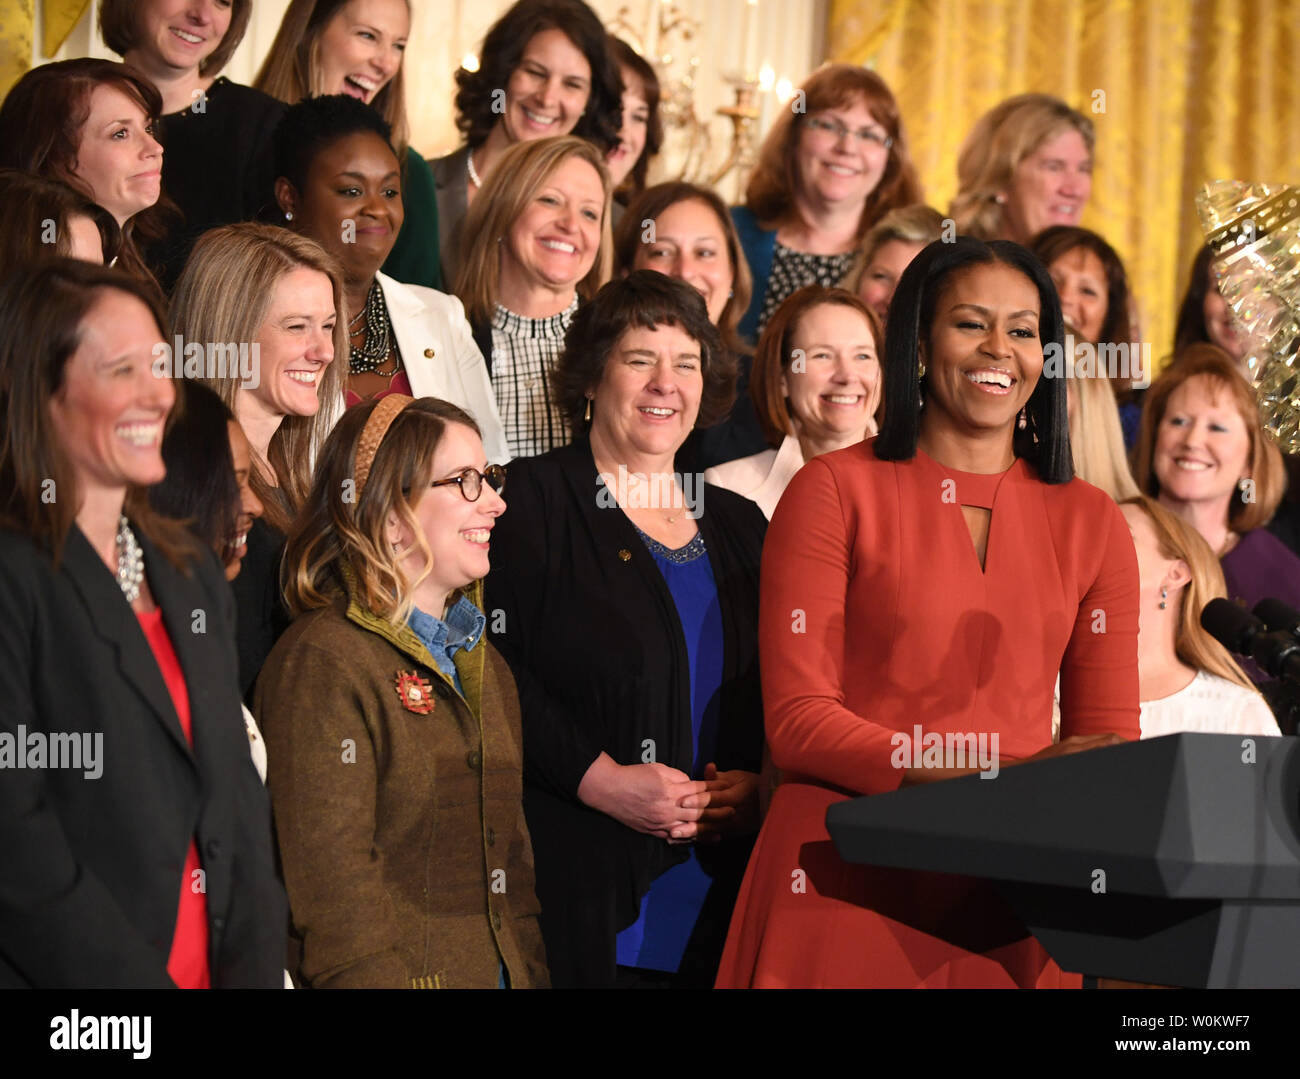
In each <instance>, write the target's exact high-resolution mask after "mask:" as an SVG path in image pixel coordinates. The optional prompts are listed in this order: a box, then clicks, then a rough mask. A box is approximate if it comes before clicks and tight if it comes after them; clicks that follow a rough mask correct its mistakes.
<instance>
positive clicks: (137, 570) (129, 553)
mask: <svg viewBox="0 0 1300 1079" xmlns="http://www.w3.org/2000/svg"><path fill="white" fill-rule="evenodd" d="M143 583H144V552H143V551H142V550H140V544H139V543H137V542H136V538H135V533H134V532H132V531H131V524H130V522H129V521H127V519H126V518H125V517H119V518H118V522H117V586H118V588H120V589H121V590H122V595H124V596H125V597H126V601H127V603H134V602H135V601H136V600H138V599H139V598H140V586H141V585H142V584H143Z"/></svg>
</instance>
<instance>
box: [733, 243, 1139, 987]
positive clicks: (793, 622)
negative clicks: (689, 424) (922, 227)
mask: <svg viewBox="0 0 1300 1079" xmlns="http://www.w3.org/2000/svg"><path fill="white" fill-rule="evenodd" d="M1062 336H1063V329H1062V323H1061V310H1060V303H1059V301H1058V299H1057V296H1056V292H1055V289H1054V288H1053V286H1052V282H1051V279H1050V278H1049V277H1048V276H1047V273H1046V271H1045V270H1044V269H1043V268H1042V267H1041V266H1040V265H1039V264H1038V263H1037V261H1036V260H1035V259H1034V258H1033V256H1032V255H1030V254H1029V252H1028V251H1026V250H1025V249H1024V248H1021V247H1019V246H1018V245H1016V244H1013V243H1006V242H994V243H984V242H983V241H980V240H975V239H969V238H962V239H959V240H957V242H956V243H949V244H945V243H934V244H931V245H930V246H929V247H927V248H926V249H925V250H924V251H923V252H922V253H921V254H920V255H919V256H918V257H917V258H916V260H915V261H914V262H913V263H912V264H911V266H909V267H908V269H907V271H906V272H905V273H904V275H903V277H902V280H901V282H900V284H899V288H898V292H897V294H896V295H895V298H894V301H893V306H892V307H891V311H890V318H889V330H888V340H887V342H886V374H885V379H886V381H885V402H886V409H885V420H884V425H883V427H882V429H881V434H880V436H879V437H878V438H874V439H868V440H867V441H865V442H862V443H859V444H858V445H856V446H852V447H850V448H848V449H844V450H839V451H836V452H834V453H829V454H826V455H824V456H821V457H817V458H814V459H813V460H812V461H810V462H808V464H806V465H805V466H804V468H803V469H802V470H801V471H800V472H799V474H798V475H796V476H795V478H794V480H793V481H792V482H791V484H790V486H789V487H788V488H787V490H786V492H785V495H784V497H783V498H782V499H781V502H780V504H779V505H778V506H777V509H776V513H775V515H774V516H773V518H772V523H771V526H770V527H769V529H768V533H767V541H766V544H765V547H764V551H763V567H762V586H761V593H760V630H759V638H760V649H761V665H762V678H763V697H764V709H765V714H766V722H767V737H768V742H769V745H770V747H771V753H772V758H773V760H774V762H775V763H776V765H777V767H778V768H780V769H782V770H783V777H784V781H783V783H782V785H781V786H780V787H779V788H778V789H777V791H776V793H775V795H774V796H773V799H772V804H771V807H770V809H769V811H768V815H767V819H766V822H765V824H764V826H763V830H762V832H761V834H760V836H759V839H758V843H757V845H756V846H755V849H754V854H753V857H752V859H751V860H750V864H749V869H748V872H747V874H746V877H745V883H744V886H743V888H742V891H741V894H740V899H739V901H738V903H737V906H736V910H735V913H734V915H733V917H732V923H731V930H730V933H729V935H728V939H727V947H726V951H725V953H724V955H723V959H722V965H721V968H720V971H719V975H718V983H717V984H718V986H719V987H746V986H754V987H773V988H787V987H788V988H794V987H811V986H837V987H867V986H880V987H886V986H889V987H910V986H916V987H943V986H951V987H956V986H964V987H993V986H1008V987H1014V986H1021V987H1033V986H1040V987H1046V986H1071V985H1076V986H1077V985H1078V984H1079V978H1078V976H1077V975H1069V974H1066V973H1064V972H1062V971H1061V970H1060V969H1059V968H1058V967H1057V966H1056V965H1055V963H1053V962H1052V961H1051V960H1050V959H1049V958H1048V957H1047V954H1046V953H1045V952H1044V951H1043V949H1042V948H1041V947H1040V946H1039V945H1038V944H1037V942H1036V941H1034V940H1033V939H1032V938H1030V937H1028V936H1027V934H1026V930H1025V928H1024V927H1023V925H1021V924H1020V923H1019V922H1018V921H1017V920H1016V919H1015V918H1014V917H1013V916H1012V914H1011V913H1010V911H1009V910H1008V909H1007V908H1006V907H1004V906H1003V904H1002V903H1001V901H1000V900H999V899H998V897H997V895H996V894H995V893H994V892H993V891H992V890H991V889H990V888H989V887H988V886H986V885H984V884H982V883H980V882H978V881H975V880H972V879H969V878H965V877H956V876H948V875H942V874H935V873H921V872H916V871H906V870H896V869H883V868H878V867H866V866H852V865H848V864H846V863H845V862H843V861H841V860H840V858H839V857H838V855H836V853H835V851H834V848H833V847H832V845H831V843H830V837H829V835H828V834H827V831H826V826H825V816H826V810H827V808H828V807H829V806H830V805H832V804H833V803H835V802H838V801H842V800H844V799H846V798H850V797H855V796H857V795H862V794H879V793H883V792H887V791H892V790H895V789H897V788H898V787H900V786H902V785H908V784H914V783H925V782H931V781H934V780H939V779H945V778H949V777H952V776H956V775H965V774H969V773H970V772H972V771H975V770H976V769H975V768H971V767H958V766H957V765H958V764H960V762H955V761H947V762H945V763H946V766H940V767H907V765H910V764H913V763H918V764H919V763H920V760H919V758H920V757H921V754H920V747H919V746H918V747H916V749H915V760H914V759H913V755H912V754H909V753H906V752H905V742H904V739H903V738H902V737H901V736H906V738H907V739H908V740H910V739H911V738H912V737H913V736H914V727H915V726H916V725H918V724H919V725H920V726H921V727H922V728H923V729H924V732H925V733H927V734H928V733H930V732H938V733H940V734H948V733H959V732H960V733H963V734H974V735H975V736H976V738H977V739H978V740H979V741H980V742H981V743H982V744H983V745H985V746H987V747H989V748H990V749H991V750H992V751H993V753H994V754H995V757H996V759H997V760H998V761H999V762H1000V764H1001V765H1002V766H1006V765H1008V764H1010V763H1013V762H1015V761H1023V760H1041V759H1044V758H1047V757H1053V756H1058V755H1062V754H1066V753H1072V752H1076V751H1078V750H1083V749H1089V748H1093V747H1097V746H1103V745H1110V744H1113V743H1115V742H1118V741H1120V740H1121V739H1136V738H1137V737H1138V675H1137V631H1138V569H1137V559H1136V556H1135V554H1134V549H1133V541H1132V539H1131V537H1130V535H1129V531H1128V528H1127V526H1126V525H1125V523H1124V518H1123V517H1122V516H1121V514H1120V512H1119V510H1118V509H1117V507H1116V506H1115V504H1114V503H1113V502H1112V501H1111V500H1110V499H1109V498H1108V497H1107V496H1106V495H1104V494H1103V493H1102V492H1101V491H1099V490H1097V489H1096V488H1095V487H1091V486H1089V485H1088V484H1086V483H1084V482H1083V481H1082V480H1076V479H1073V478H1072V471H1071V466H1070V446H1069V435H1068V425H1067V421H1066V406H1065V397H1066V395H1065V385H1064V384H1063V383H1062V382H1061V381H1060V380H1059V379H1055V378H1050V377H1042V375H1043V365H1044V348H1045V347H1046V346H1047V345H1048V344H1049V343H1053V342H1054V343H1056V344H1057V345H1058V347H1059V346H1060V343H1061V340H1062ZM994 526H996V527H994ZM1058 672H1059V674H1060V678H1061V742H1060V744H1057V745H1054V744H1053V742H1052V692H1053V685H1054V683H1055V681H1056V677H1057V674H1058ZM900 743H903V745H900ZM900 750H904V751H900ZM967 763H968V764H970V763H974V762H967ZM989 770H991V769H989Z"/></svg>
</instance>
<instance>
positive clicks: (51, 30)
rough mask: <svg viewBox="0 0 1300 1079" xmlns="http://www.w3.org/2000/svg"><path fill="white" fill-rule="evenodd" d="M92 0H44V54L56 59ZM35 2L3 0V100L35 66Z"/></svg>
mask: <svg viewBox="0 0 1300 1079" xmlns="http://www.w3.org/2000/svg"><path fill="white" fill-rule="evenodd" d="M88 7H90V0H44V3H43V4H42V5H41V24H42V31H43V32H42V34H41V51H42V53H43V54H44V55H45V56H53V55H54V54H55V53H57V52H58V51H59V49H60V48H61V47H62V46H63V42H64V41H65V40H66V39H67V36H68V34H70V33H71V32H72V28H73V27H74V26H76V25H77V23H78V22H80V21H81V17H82V15H84V14H85V13H86V9H87V8H88ZM35 31H36V0H0V97H3V96H4V95H5V94H7V93H8V92H9V87H11V86H12V85H13V84H14V83H16V82H17V81H18V80H19V78H21V77H22V74H23V72H25V71H26V70H27V69H28V68H29V67H31V66H32V43H33V41H34V37H35Z"/></svg>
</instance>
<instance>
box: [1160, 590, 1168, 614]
mask: <svg viewBox="0 0 1300 1079" xmlns="http://www.w3.org/2000/svg"><path fill="white" fill-rule="evenodd" d="M1168 601H1169V589H1167V588H1162V589H1160V609H1161V610H1162V611H1163V610H1164V609H1165V608H1166V607H1168V606H1169V602H1168Z"/></svg>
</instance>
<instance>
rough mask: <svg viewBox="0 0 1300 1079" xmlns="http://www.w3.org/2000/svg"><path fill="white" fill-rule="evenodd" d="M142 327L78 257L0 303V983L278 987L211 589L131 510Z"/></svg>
mask: <svg viewBox="0 0 1300 1079" xmlns="http://www.w3.org/2000/svg"><path fill="white" fill-rule="evenodd" d="M160 316H161V312H160V311H159V310H158V309H157V308H156V307H155V306H154V304H153V300H152V298H151V293H150V292H148V291H147V290H146V289H145V288H144V286H142V285H140V284H138V283H136V282H135V281H133V280H131V279H130V278H128V277H127V276H126V275H125V274H123V273H121V272H120V271H117V270H109V269H105V268H103V267H99V266H93V265H91V264H89V263H83V262H71V261H64V260H50V261H49V262H46V263H43V264H40V265H37V266H36V267H35V268H28V270H27V271H26V272H24V273H21V274H19V275H16V276H14V277H12V278H11V279H10V280H9V281H8V282H7V283H6V284H5V286H4V288H3V289H0V414H3V415H4V416H5V417H6V418H7V419H6V422H7V423H8V424H9V438H8V439H7V440H6V441H5V442H4V444H3V445H2V446H0V700H3V701H4V706H3V708H0V770H2V773H3V774H2V778H0V865H2V866H3V867H4V870H3V872H2V873H0V987H10V988H12V987H20V986H21V987H61V988H72V987H80V988H108V987H121V988H137V987H138V988H145V987H148V988H168V987H172V986H180V987H182V988H186V987H191V988H203V987H207V986H212V987H217V988H220V987H250V988H251V987H264V988H274V987H277V986H279V985H281V984H282V982H281V979H282V973H281V972H282V968H283V963H284V956H285V937H286V918H287V911H286V907H285V899H284V891H283V889H282V888H281V886H280V884H279V881H278V880H277V878H276V873H275V867H274V859H273V854H272V847H271V820H270V811H269V806H268V803H267V798H266V792H265V791H264V789H263V788H262V784H261V781H260V780H259V779H258V777H257V773H256V771H254V768H253V761H252V757H251V756H250V754H249V748H248V737H247V735H246V734H245V732H244V724H243V720H242V718H241V716H240V710H239V689H238V683H237V680H236V667H235V648H234V636H233V634H234V611H233V603H232V600H231V595H230V589H229V588H228V587H227V585H226V581H225V579H224V575H223V574H222V572H221V569H220V567H219V566H218V565H217V563H216V560H215V558H214V557H213V555H212V554H211V552H209V551H205V550H203V549H202V548H201V547H200V546H199V545H198V543H197V542H195V541H191V540H188V539H187V538H186V535H185V533H184V531H183V530H182V529H181V528H180V527H179V526H178V525H175V524H173V523H169V522H166V521H164V520H162V519H161V518H159V517H157V516H156V515H155V514H153V513H152V512H151V511H150V510H149V507H148V504H147V502H145V500H144V498H143V489H144V488H145V487H147V486H149V485H151V484H153V483H157V482H158V481H159V480H160V479H162V477H163V471H164V468H163V462H162V458H161V455H160V451H159V447H160V443H161V439H162V430H163V424H164V421H165V420H166V418H167V414H168V412H169V411H170V409H171V406H172V402H173V396H174V395H173V389H172V384H171V383H170V381H168V380H167V379H165V378H158V377H157V376H156V375H155V373H154V365H155V356H156V350H155V346H156V344H157V343H158V342H160V341H161V340H162V329H161V328H160V327H161V317H160Z"/></svg>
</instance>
